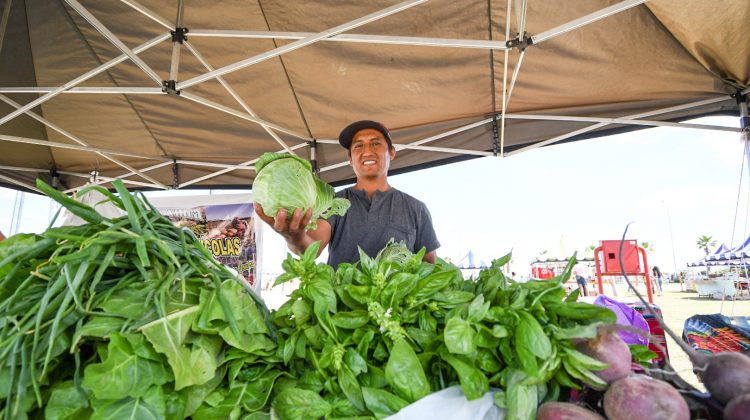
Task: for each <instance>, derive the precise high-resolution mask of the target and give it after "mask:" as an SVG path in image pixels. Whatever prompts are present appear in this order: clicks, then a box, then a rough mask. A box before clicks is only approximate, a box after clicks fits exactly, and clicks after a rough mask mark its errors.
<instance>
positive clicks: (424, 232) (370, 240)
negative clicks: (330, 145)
mask: <svg viewBox="0 0 750 420" xmlns="http://www.w3.org/2000/svg"><path fill="white" fill-rule="evenodd" d="M339 143H341V146H343V147H344V148H345V149H347V150H348V154H349V165H351V167H352V169H354V174H355V175H356V176H357V183H356V184H355V185H354V186H353V187H350V188H347V189H344V190H342V191H339V192H338V193H336V196H337V197H343V198H346V199H348V200H349V201H351V207H350V208H349V210H348V211H347V213H346V214H345V215H344V216H332V217H330V218H329V219H328V220H318V228H317V229H316V230H310V231H307V232H306V231H305V230H304V228H305V226H306V225H307V224H308V223H309V221H310V217H311V216H312V209H306V211H305V210H303V209H296V210H294V213H293V215H292V217H291V219H290V220H289V221H287V211H286V209H281V210H279V212H278V214H277V215H276V218H275V219H274V218H273V217H270V216H268V215H266V214H265V213H264V212H263V208H262V207H261V206H260V205H258V204H257V203H256V204H255V210H256V213H257V214H258V216H259V217H260V218H261V219H262V220H263V221H265V222H266V223H268V224H269V225H271V226H272V227H273V229H274V230H275V231H276V232H278V233H279V234H281V236H283V237H284V239H285V240H286V242H287V245H288V246H289V249H291V250H292V252H294V253H296V254H298V255H301V254H302V253H304V252H305V250H306V249H307V247H308V246H310V244H312V243H313V242H315V241H320V249H319V251H318V255H320V252H321V251H322V250H323V249H324V248H325V247H326V246H328V247H329V250H328V264H329V265H331V266H333V267H334V268H336V267H337V266H338V265H339V264H341V263H355V262H357V261H358V260H359V251H358V249H357V247H358V246H359V247H361V248H362V249H363V250H364V251H365V253H366V254H367V255H370V256H373V257H374V256H375V255H376V254H377V252H378V251H380V250H381V249H382V248H383V247H385V245H386V244H387V243H388V241H389V240H390V239H391V238H393V239H395V240H396V241H404V242H406V245H407V246H408V247H409V248H410V249H411V251H412V252H417V251H419V250H420V249H422V247H425V248H426V249H427V253H426V254H425V256H424V260H425V261H427V262H430V263H434V262H435V250H436V249H437V248H438V247H439V246H440V243H439V242H438V240H437V236H436V235H435V229H434V228H433V226H432V218H431V217H430V212H429V211H428V210H427V206H425V205H424V203H422V202H420V201H419V200H417V199H415V198H413V197H411V196H409V195H407V194H404V193H403V192H401V191H398V190H396V189H395V188H392V187H391V186H390V184H388V169H389V168H390V164H391V160H392V159H393V158H394V157H395V156H396V148H394V147H393V142H392V140H391V135H390V133H389V131H388V129H387V128H386V127H385V126H384V125H383V124H380V123H378V122H375V121H357V122H355V123H352V124H350V125H349V126H347V127H346V128H344V130H343V131H342V132H341V134H340V135H339Z"/></svg>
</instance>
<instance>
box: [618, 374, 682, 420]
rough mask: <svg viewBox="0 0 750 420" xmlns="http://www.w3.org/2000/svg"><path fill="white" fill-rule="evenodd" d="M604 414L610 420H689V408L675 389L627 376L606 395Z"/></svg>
mask: <svg viewBox="0 0 750 420" xmlns="http://www.w3.org/2000/svg"><path fill="white" fill-rule="evenodd" d="M604 412H605V413H606V414H607V417H608V418H610V419H638V420H649V419H659V420H689V419H690V410H689V409H688V405H687V403H686V402H685V400H684V399H683V398H682V396H680V393H679V392H677V390H676V389H674V388H673V387H672V386H671V385H669V384H668V383H666V382H664V381H660V380H658V379H653V378H650V377H648V376H645V375H633V376H628V377H626V378H622V379H620V380H617V381H615V382H614V383H612V384H610V386H609V389H607V392H606V393H605V394H604Z"/></svg>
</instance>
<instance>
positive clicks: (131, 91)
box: [0, 86, 164, 95]
mask: <svg viewBox="0 0 750 420" xmlns="http://www.w3.org/2000/svg"><path fill="white" fill-rule="evenodd" d="M55 89H59V88H58V87H38V86H34V87H0V93H49V92H52V91H54V90H55ZM62 93H94V94H96V93H99V94H112V93H116V94H123V95H163V94H164V92H163V91H162V90H161V88H150V87H74V88H70V89H68V90H65V91H63V92H62Z"/></svg>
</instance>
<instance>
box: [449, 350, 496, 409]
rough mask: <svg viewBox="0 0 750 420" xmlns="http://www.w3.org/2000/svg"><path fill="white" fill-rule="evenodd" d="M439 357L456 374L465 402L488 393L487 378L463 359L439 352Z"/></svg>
mask: <svg viewBox="0 0 750 420" xmlns="http://www.w3.org/2000/svg"><path fill="white" fill-rule="evenodd" d="M440 357H442V358H443V360H445V361H446V362H448V364H450V365H451V367H452V368H453V369H454V370H455V371H456V373H458V380H459V381H460V382H461V389H462V390H463V391H464V396H466V399H467V400H475V399H477V398H481V397H482V396H483V395H484V394H485V393H486V392H487V391H489V389H490V384H489V381H488V380H487V377H486V376H485V375H484V374H483V373H482V371H480V370H479V369H477V368H475V367H474V365H473V363H472V362H470V361H468V360H467V359H466V358H465V357H461V356H454V355H452V354H450V353H447V352H441V353H440Z"/></svg>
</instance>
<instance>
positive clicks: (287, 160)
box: [253, 153, 350, 229]
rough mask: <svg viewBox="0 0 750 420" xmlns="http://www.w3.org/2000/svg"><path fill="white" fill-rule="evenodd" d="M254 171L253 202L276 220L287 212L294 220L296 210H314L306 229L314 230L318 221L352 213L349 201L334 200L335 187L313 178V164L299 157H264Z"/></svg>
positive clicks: (281, 155)
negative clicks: (280, 213)
mask: <svg viewBox="0 0 750 420" xmlns="http://www.w3.org/2000/svg"><path fill="white" fill-rule="evenodd" d="M255 171H256V173H257V174H256V176H255V180H254V181H253V199H254V200H255V201H256V202H257V203H258V204H260V205H261V206H262V207H263V211H264V212H265V213H266V214H268V215H270V216H274V217H276V213H277V212H278V211H279V210H280V209H282V208H284V209H287V212H288V214H287V216H288V218H291V217H292V212H294V210H295V209H302V210H303V211H305V210H307V209H310V208H312V209H313V211H312V219H310V224H309V225H308V226H307V228H308V229H315V228H316V227H317V220H318V219H319V218H324V219H327V218H328V217H330V216H333V215H334V214H336V215H342V216H343V215H344V214H345V213H346V211H347V210H348V209H349V205H350V203H349V200H347V199H345V198H335V194H334V190H333V187H331V186H330V185H328V184H326V183H325V182H323V181H321V180H320V179H319V178H318V177H316V176H315V175H314V174H313V172H312V166H310V162H308V161H306V160H304V159H301V158H299V157H297V156H294V155H290V154H286V153H283V154H282V153H264V154H263V156H261V157H260V159H258V162H257V163H256V164H255Z"/></svg>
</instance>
